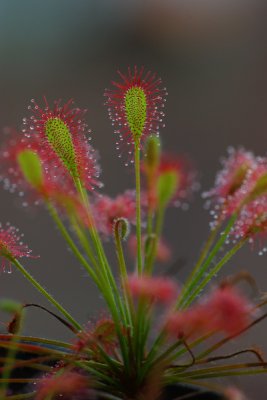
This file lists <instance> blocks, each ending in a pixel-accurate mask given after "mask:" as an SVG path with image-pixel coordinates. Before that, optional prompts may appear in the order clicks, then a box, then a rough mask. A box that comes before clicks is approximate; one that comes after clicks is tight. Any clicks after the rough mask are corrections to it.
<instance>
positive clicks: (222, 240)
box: [177, 214, 237, 308]
mask: <svg viewBox="0 0 267 400" xmlns="http://www.w3.org/2000/svg"><path fill="white" fill-rule="evenodd" d="M236 218H237V214H234V215H233V216H232V217H231V218H230V220H229V222H228V224H227V226H226V228H225V230H224V232H223V233H222V235H221V237H220V238H219V240H218V241H217V243H216V244H215V246H214V247H213V249H212V250H211V252H210V254H209V255H208V257H207V258H206V261H205V262H204V263H203V264H202V265H201V266H200V267H199V270H198V272H197V273H196V274H195V275H194V276H193V277H192V280H191V281H190V282H189V283H188V285H187V287H185V289H184V291H183V295H182V296H180V297H179V301H178V303H177V307H181V308H185V306H184V303H185V299H186V297H187V296H188V295H190V293H191V292H192V290H193V289H194V288H195V287H196V286H197V285H198V283H199V282H200V281H201V280H202V278H203V277H204V276H205V273H206V270H207V268H209V266H210V264H211V262H212V261H213V259H214V257H215V256H216V255H217V253H218V252H219V250H220V249H221V247H222V246H223V244H224V243H225V241H226V239H227V237H228V235H229V233H230V231H231V229H232V227H233V225H234V223H235V221H236Z"/></svg>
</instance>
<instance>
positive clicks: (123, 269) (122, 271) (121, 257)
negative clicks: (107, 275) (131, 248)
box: [114, 225, 134, 328]
mask: <svg viewBox="0 0 267 400" xmlns="http://www.w3.org/2000/svg"><path fill="white" fill-rule="evenodd" d="M114 237H115V246H116V253H117V258H118V263H119V268H120V278H121V286H122V289H123V293H124V298H125V302H126V307H125V308H126V313H127V322H128V323H129V324H131V328H132V325H133V319H134V318H133V313H134V310H133V302H132V298H131V295H130V293H129V290H128V288H127V285H126V281H127V277H128V275H127V268H126V263H125V258H124V253H123V248H122V243H121V237H120V233H119V227H118V226H117V225H115V231H114Z"/></svg>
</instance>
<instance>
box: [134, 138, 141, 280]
mask: <svg viewBox="0 0 267 400" xmlns="http://www.w3.org/2000/svg"><path fill="white" fill-rule="evenodd" d="M134 158H135V186H136V239H137V272H138V275H141V274H142V268H143V267H142V233H141V183H140V141H139V140H136V142H135V149H134Z"/></svg>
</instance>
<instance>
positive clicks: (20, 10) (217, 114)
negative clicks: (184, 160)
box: [0, 0, 267, 400]
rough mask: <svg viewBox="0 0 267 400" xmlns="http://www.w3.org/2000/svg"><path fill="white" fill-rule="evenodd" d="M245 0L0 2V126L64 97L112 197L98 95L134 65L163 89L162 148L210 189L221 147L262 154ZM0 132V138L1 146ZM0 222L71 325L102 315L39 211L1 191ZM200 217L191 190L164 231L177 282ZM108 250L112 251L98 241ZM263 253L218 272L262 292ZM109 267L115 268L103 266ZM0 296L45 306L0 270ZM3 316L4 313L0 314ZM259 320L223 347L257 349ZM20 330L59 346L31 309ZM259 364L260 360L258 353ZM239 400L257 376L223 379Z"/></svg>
mask: <svg viewBox="0 0 267 400" xmlns="http://www.w3.org/2000/svg"><path fill="white" fill-rule="evenodd" d="M266 15H267V14H266V9H265V4H264V2H259V1H257V0H253V1H252V0H251V1H249V0H242V1H241V0H240V1H238V0H231V1H230V0H213V1H211V0H210V1H208V0H198V1H193V0H180V1H178V0H177V1H175V0H173V1H169V0H162V1H156V0H155V1H149V0H141V1H138V0H123V1H115V0H87V1H86V0H46V1H41V0H39V1H38V0H1V1H0V126H1V132H3V130H4V128H5V127H6V126H12V127H15V128H18V129H19V128H20V127H21V121H22V118H23V117H24V116H27V105H28V104H29V101H30V99H31V98H35V99H36V100H38V101H39V100H41V97H42V96H43V95H46V96H47V98H48V99H49V100H50V101H53V100H54V99H57V98H62V99H65V100H67V99H69V98H70V97H72V98H74V99H75V100H76V103H77V104H78V105H79V106H81V107H86V108H88V114H87V120H88V124H89V126H90V127H91V128H92V130H93V143H94V146H95V147H96V148H98V149H99V152H100V155H101V165H102V169H103V174H102V181H103V182H105V189H104V190H105V191H106V192H107V193H109V194H111V195H114V194H116V193H118V192H120V191H122V190H124V189H125V188H131V187H132V186H133V182H134V177H133V172H132V171H131V169H129V168H125V167H124V165H123V163H122V161H121V160H120V159H118V158H117V156H116V151H115V137H114V134H113V132H112V128H111V126H110V123H109V120H108V118H107V112H106V109H105V107H104V105H103V104H104V100H103V91H104V89H105V88H106V87H107V86H109V85H110V81H111V80H112V79H114V78H115V76H116V70H117V69H118V68H119V69H121V70H122V71H123V70H125V69H126V68H127V67H128V65H130V66H131V65H134V64H137V65H139V66H140V65H145V66H146V67H147V68H148V69H151V70H153V71H157V72H158V74H159V75H160V76H161V77H162V79H163V81H164V84H165V85H166V87H167V88H168V92H169V96H168V99H167V107H166V113H167V117H166V128H165V129H164V130H162V133H161V138H162V143H163V145H164V147H165V148H166V149H172V150H174V149H175V151H177V152H178V153H185V154H188V155H190V156H191V158H192V159H193V160H194V161H195V164H196V166H197V168H198V170H199V173H200V178H201V184H202V187H203V188H204V189H207V188H209V187H210V186H212V184H213V180H214V176H215V172H216V170H217V169H218V168H219V159H220V157H221V156H222V155H224V154H225V153H226V149H227V147H228V146H238V145H243V146H245V147H246V148H249V149H252V150H253V151H255V152H256V153H257V154H261V155H264V154H265V153H266V147H267V146H266V145H267V141H266V132H267V115H266V109H267V90H266V89H267V79H266V78H267V46H266V40H267V25H266ZM3 138H4V134H2V133H1V136H0V140H1V142H2V141H3V140H4V139H3ZM0 207H1V208H0V211H1V216H0V219H1V221H3V222H6V221H10V222H11V223H14V224H16V225H17V226H18V227H19V228H20V229H21V230H22V231H23V232H24V233H25V238H26V241H27V243H29V245H30V246H31V248H32V249H33V250H34V253H35V254H40V255H41V258H40V259H38V260H30V261H28V260H27V262H25V265H27V268H28V269H29V271H30V272H31V273H32V274H34V276H35V277H36V278H38V279H39V280H40V281H41V282H43V284H44V285H45V287H46V288H49V290H50V291H51V293H53V294H56V297H57V299H58V300H60V301H62V303H63V304H64V306H65V307H66V308H67V309H69V310H70V311H71V312H72V313H73V314H74V315H75V316H76V317H77V318H79V319H80V320H81V321H82V322H83V323H86V321H89V320H93V319H94V318H96V317H97V316H99V314H100V313H102V312H103V311H102V310H103V301H102V299H101V298H100V296H99V294H98V293H97V291H96V289H95V287H94V286H93V284H91V282H90V280H89V279H88V278H87V277H86V276H85V275H84V273H83V271H82V270H81V269H80V267H79V265H78V264H77V262H76V260H75V259H74V257H73V256H72V255H71V253H70V252H69V251H66V246H65V243H64V242H63V240H62V238H61V237H60V235H59V232H58V231H57V230H56V229H55V227H54V226H53V224H52V222H51V220H50V219H49V216H48V215H47V213H46V212H45V211H44V210H43V209H41V208H39V209H37V208H31V207H30V208H29V207H28V208H27V209H23V207H22V206H21V202H20V201H19V199H18V198H17V196H15V195H11V194H9V193H7V192H5V191H3V190H2V191H1V202H0ZM209 220H210V217H209V214H208V212H207V211H204V209H203V201H202V200H201V196H200V194H199V195H196V198H195V201H194V202H193V204H192V206H191V207H190V210H189V211H187V212H182V211H180V210H176V209H174V210H170V212H169V214H168V218H167V222H166V226H165V236H166V238H167V239H168V240H169V242H170V243H171V245H172V247H173V249H174V255H173V261H175V260H177V259H178V260H179V259H182V260H184V266H183V268H179V265H180V264H183V263H179V262H178V263H176V264H175V266H174V267H173V266H172V265H171V264H172V263H170V265H169V266H167V267H162V268H168V267H172V270H173V271H175V272H177V273H178V277H179V279H183V277H184V276H185V275H186V274H187V273H188V270H189V269H190V268H191V266H192V263H193V262H194V261H195V260H196V257H197V255H198V253H199V250H200V247H201V244H202V243H203V242H204V239H205V237H206V236H207V234H208V230H209V227H208V224H209ZM108 247H109V250H110V251H111V250H112V244H109V245H108ZM266 264H267V263H266V256H265V257H260V256H258V255H257V251H254V252H252V250H251V249H249V248H247V249H245V250H242V252H241V253H240V254H239V255H237V256H236V257H235V258H234V259H233V260H232V261H231V262H230V263H229V265H227V266H226V268H225V272H224V273H225V274H226V273H233V272H235V271H238V270H243V269H246V270H248V271H249V272H250V273H252V274H253V275H254V277H255V278H256V280H257V282H258V286H259V290H260V291H262V292H264V291H265V290H266V288H267V279H266V276H267V265H266ZM114 265H116V264H115V263H114ZM0 296H1V297H9V298H10V297H11V298H15V299H18V300H20V301H23V302H37V303H40V304H45V302H44V300H43V299H42V298H41V297H40V296H39V295H38V294H37V293H36V292H35V290H34V289H32V288H31V287H30V285H29V284H28V283H27V282H26V281H25V280H24V279H23V278H22V277H21V276H20V275H19V273H18V272H16V271H14V272H13V273H12V274H4V273H1V274H0ZM1 318H2V321H4V316H1ZM266 329H267V323H266V322H263V323H262V324H261V325H260V326H259V327H255V328H254V329H253V330H252V331H251V332H250V333H248V334H247V335H245V337H244V338H243V339H242V341H238V342H236V343H235V344H234V346H235V348H238V349H239V348H242V347H245V346H254V345H255V346H258V345H259V346H262V347H263V349H264V348H265V350H264V351H265V354H266V352H267V344H266ZM25 332H26V333H28V334H33V335H43V336H48V337H54V338H57V337H58V338H63V339H70V338H71V337H70V335H69V334H68V332H66V331H65V329H64V327H62V326H60V325H58V323H57V322H56V321H51V318H50V317H49V316H47V315H44V314H42V313H41V312H39V311H36V310H31V311H29V312H28V314H27V323H26V327H25ZM266 357H267V355H266ZM226 382H227V383H228V384H235V385H238V386H240V387H241V388H243V389H244V390H245V392H246V393H247V395H248V398H249V399H255V400H256V399H265V398H267V384H266V377H254V378H250V377H246V378H245V379H228V380H227V381H226Z"/></svg>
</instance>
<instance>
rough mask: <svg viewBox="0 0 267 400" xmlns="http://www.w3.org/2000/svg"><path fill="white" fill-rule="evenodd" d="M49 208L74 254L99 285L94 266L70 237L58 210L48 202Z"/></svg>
mask: <svg viewBox="0 0 267 400" xmlns="http://www.w3.org/2000/svg"><path fill="white" fill-rule="evenodd" d="M47 207H48V210H49V212H50V215H51V217H52V218H53V220H54V222H55V223H56V225H57V227H58V229H59V231H60V233H61V234H62V236H63V238H64V239H65V240H66V242H67V243H68V245H69V246H70V248H71V250H72V252H73V254H74V255H75V256H76V258H77V259H78V260H79V261H80V263H81V264H82V265H83V266H84V267H85V269H86V271H87V272H88V274H89V275H90V277H91V278H92V279H93V281H94V282H95V283H96V285H97V286H98V287H99V280H98V277H97V275H96V273H95V271H94V270H93V269H92V267H91V266H90V265H89V264H88V262H87V261H86V259H85V258H84V257H83V255H82V254H81V253H80V251H79V249H78V247H77V246H76V245H75V243H74V242H73V240H72V238H71V237H70V235H69V233H68V231H67V229H66V228H65V226H64V225H63V223H62V221H61V219H60V218H59V216H58V213H57V211H56V210H55V208H54V207H53V205H52V204H51V203H47Z"/></svg>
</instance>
